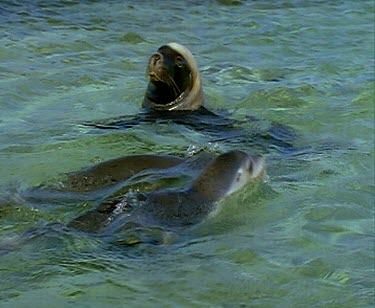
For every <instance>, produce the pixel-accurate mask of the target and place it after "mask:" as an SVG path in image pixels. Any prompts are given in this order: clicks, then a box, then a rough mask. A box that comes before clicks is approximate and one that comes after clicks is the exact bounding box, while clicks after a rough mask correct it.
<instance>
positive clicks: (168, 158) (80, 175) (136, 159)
mask: <svg viewBox="0 0 375 308" xmlns="http://www.w3.org/2000/svg"><path fill="white" fill-rule="evenodd" d="M183 161H184V159H182V158H179V157H176V156H172V155H147V154H144V155H129V156H124V157H120V158H115V159H111V160H108V161H105V162H103V163H100V164H97V165H94V166H92V167H88V168H86V169H83V170H81V171H78V172H72V173H69V174H67V178H66V180H65V182H64V185H65V186H66V187H67V188H68V189H70V190H72V191H76V192H84V191H90V190H94V189H98V188H103V187H106V186H108V185H114V184H116V183H119V182H121V181H124V180H126V179H128V178H130V177H131V176H133V175H135V174H138V173H140V172H141V171H143V170H146V169H165V168H171V167H173V166H176V165H178V164H180V163H182V162H183Z"/></svg>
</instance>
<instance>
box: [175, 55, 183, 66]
mask: <svg viewBox="0 0 375 308" xmlns="http://www.w3.org/2000/svg"><path fill="white" fill-rule="evenodd" d="M183 64H184V58H183V57H181V56H177V57H176V65H177V66H178V67H179V68H181V67H182V65H183Z"/></svg>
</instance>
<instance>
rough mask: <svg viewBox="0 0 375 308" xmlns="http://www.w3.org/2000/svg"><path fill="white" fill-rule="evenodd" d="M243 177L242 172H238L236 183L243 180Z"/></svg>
mask: <svg viewBox="0 0 375 308" xmlns="http://www.w3.org/2000/svg"><path fill="white" fill-rule="evenodd" d="M241 176H242V172H241V171H239V172H237V176H236V182H239V181H240V180H241Z"/></svg>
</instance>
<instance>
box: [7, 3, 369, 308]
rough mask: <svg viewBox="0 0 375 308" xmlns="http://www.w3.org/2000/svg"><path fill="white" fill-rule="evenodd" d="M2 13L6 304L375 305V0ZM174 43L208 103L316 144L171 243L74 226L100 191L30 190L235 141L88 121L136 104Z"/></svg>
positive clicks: (51, 6)
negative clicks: (158, 59) (101, 166)
mask: <svg viewBox="0 0 375 308" xmlns="http://www.w3.org/2000/svg"><path fill="white" fill-rule="evenodd" d="M0 19H1V21H2V22H1V23H0V29H1V33H2V35H1V37H0V63H1V64H0V74H1V79H0V93H1V96H0V97H1V101H0V200H1V205H0V234H1V240H0V247H1V249H0V250H1V251H0V271H1V273H0V306H3V307H31V306H34V307H70V306H72V307H73V306H79V307H103V306H109V305H111V306H113V307H128V306H137V307H169V306H170V307H175V306H187V307H194V306H196V307H201V306H208V307H211V306H212V307H214V306H215V307H216V306H220V307H238V306H243V307H312V306H314V307H315V306H317V307H372V306H373V304H374V299H373V297H374V291H373V290H374V86H375V83H374V3H373V1H298V0H295V1H247V2H246V1H235V0H233V1H231V0H228V1H207V2H204V4H201V2H199V1H184V2H183V1H180V2H178V1H160V2H156V1H155V2H152V1H142V2H136V1H128V2H122V1H30V2H25V1H1V2H0ZM170 41H177V42H179V43H182V44H185V45H186V46H188V47H189V48H190V49H191V50H192V52H193V53H194V55H196V58H197V62H198V64H199V67H200V71H201V75H202V80H203V85H204V92H205V96H206V101H207V106H208V108H210V109H212V110H219V109H224V110H228V111H230V112H231V113H232V117H233V118H235V119H239V120H241V119H244V118H246V116H254V115H255V116H258V117H262V118H265V119H267V120H270V121H277V122H279V123H282V124H285V125H289V126H291V127H293V128H294V129H295V130H296V131H297V132H299V134H300V137H299V138H298V140H297V141H296V142H295V146H296V147H299V148H309V149H310V150H306V151H302V152H301V153H299V155H297V154H295V155H289V156H288V155H282V154H281V153H280V152H279V151H277V149H272V148H270V150H269V151H268V152H267V154H266V159H267V163H268V174H269V180H268V182H267V183H264V184H261V185H258V186H257V187H254V188H253V187H248V188H247V189H245V190H244V191H242V192H240V193H239V194H236V195H234V196H232V197H230V198H228V199H226V200H224V202H223V204H222V206H221V210H219V211H218V212H217V213H215V215H213V216H212V217H209V218H208V219H207V221H205V222H204V223H202V224H200V225H198V226H195V227H193V228H191V229H189V230H187V231H186V235H185V236H183V237H182V238H181V239H179V240H177V241H176V242H175V243H172V244H165V245H159V246H152V245H138V246H136V247H131V248H129V247H122V246H120V247H119V246H115V245H111V244H108V243H104V242H103V241H100V240H98V239H96V238H94V237H90V236H84V235H82V234H78V233H77V232H75V231H74V230H70V229H68V228H66V227H64V226H63V225H61V224H57V222H62V223H67V222H69V221H70V220H71V219H72V218H73V217H75V216H76V215H77V213H79V212H80V211H81V210H82V207H87V208H89V207H90V206H91V204H90V203H78V204H77V203H74V202H73V203H72V202H67V203H52V204H39V205H38V204H36V205H33V206H30V205H29V204H27V203H25V202H23V199H22V191H23V190H25V189H27V188H29V187H32V186H36V185H39V184H41V183H42V182H44V183H46V182H47V183H54V182H56V179H58V177H59V175H60V174H61V173H64V172H69V171H74V170H78V169H80V168H83V167H86V166H89V165H92V164H93V163H96V162H99V161H104V160H106V159H110V158H114V157H118V156H123V155H127V154H133V153H167V154H176V155H180V156H183V155H188V154H191V153H194V152H196V151H198V150H200V149H206V150H208V151H225V150H229V149H231V148H232V147H233V146H234V145H231V144H228V143H225V142H210V140H209V139H208V137H207V136H206V135H205V134H203V133H199V132H196V131H194V130H193V129H190V128H188V127H183V126H178V125H166V124H160V125H157V124H154V125H153V124H145V125H139V126H137V127H134V128H131V129H129V130H122V131H95V130H92V129H89V128H87V127H84V126H82V125H80V123H82V122H84V121H91V120H97V119H105V118H111V117H116V116H119V115H127V114H136V113H137V112H138V111H139V108H140V105H141V101H142V97H143V94H144V90H145V88H146V85H147V81H146V78H145V67H146V64H147V61H148V57H149V56H150V55H151V54H152V53H153V52H154V51H155V50H156V49H157V47H159V46H160V45H162V44H164V43H167V42H170ZM249 125H250V124H249ZM238 147H241V148H242V149H245V150H247V151H248V152H253V151H257V149H252V148H250V147H247V146H246V145H238ZM24 232H26V233H24Z"/></svg>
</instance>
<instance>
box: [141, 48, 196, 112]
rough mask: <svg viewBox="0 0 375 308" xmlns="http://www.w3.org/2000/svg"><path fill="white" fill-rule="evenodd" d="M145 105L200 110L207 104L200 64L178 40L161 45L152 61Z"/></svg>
mask: <svg viewBox="0 0 375 308" xmlns="http://www.w3.org/2000/svg"><path fill="white" fill-rule="evenodd" d="M146 73H147V75H148V78H149V84H148V87H147V90H146V94H145V98H144V100H143V106H144V107H146V108H149V109H154V110H168V111H171V110H196V109H198V108H199V107H200V106H202V103H203V93H202V87H201V81H200V77H199V72H198V67H197V64H196V62H195V60H194V57H193V55H192V54H191V52H190V51H189V50H188V49H187V48H186V47H184V46H182V45H180V44H177V43H169V44H167V45H163V46H161V47H160V48H159V49H158V51H157V52H156V53H155V54H153V55H152V56H151V58H150V60H149V63H148V67H147V71H146Z"/></svg>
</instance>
